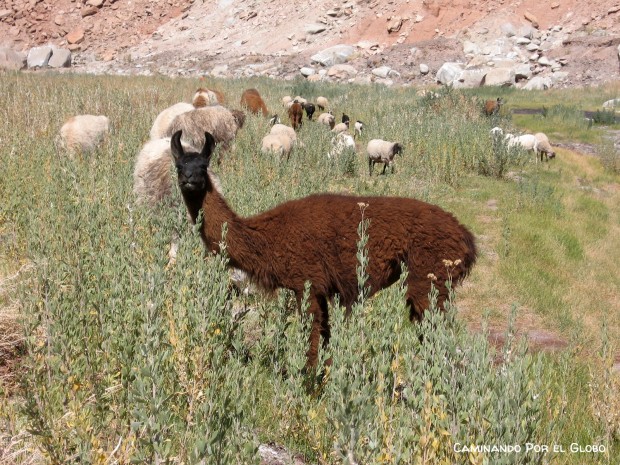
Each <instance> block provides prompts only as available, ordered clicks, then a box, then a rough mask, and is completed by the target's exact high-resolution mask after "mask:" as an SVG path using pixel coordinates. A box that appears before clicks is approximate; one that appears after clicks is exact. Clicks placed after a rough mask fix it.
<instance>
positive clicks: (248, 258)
mask: <svg viewBox="0 0 620 465" xmlns="http://www.w3.org/2000/svg"><path fill="white" fill-rule="evenodd" d="M202 209H203V215H204V222H203V227H202V239H203V241H204V243H205V245H206V246H207V249H208V250H209V251H219V250H220V247H219V244H220V242H221V240H222V225H223V224H224V223H226V252H227V255H228V258H229V265H230V266H232V267H235V268H239V269H241V270H243V271H245V272H247V273H248V274H249V275H251V276H253V277H254V278H256V280H257V282H258V283H259V284H261V285H262V286H263V287H265V288H266V289H275V286H274V279H275V278H274V277H273V276H274V270H273V269H272V262H271V260H269V259H268V257H265V253H266V251H267V250H268V246H267V245H268V241H267V240H266V239H265V237H264V235H263V233H262V232H260V231H258V230H256V229H255V228H252V227H251V226H249V225H248V224H247V222H246V221H245V220H244V219H243V218H241V217H240V216H238V215H237V214H236V213H235V212H234V211H233V210H232V209H231V208H230V207H229V206H228V204H227V203H226V200H225V199H224V198H223V197H222V195H221V194H220V193H219V192H218V191H217V190H215V189H214V190H213V191H211V192H209V193H208V194H207V196H206V197H205V199H204V201H203V203H202Z"/></svg>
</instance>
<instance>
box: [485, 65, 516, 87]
mask: <svg viewBox="0 0 620 465" xmlns="http://www.w3.org/2000/svg"><path fill="white" fill-rule="evenodd" d="M514 84H515V72H514V69H512V68H496V69H491V70H489V72H488V73H487V74H486V76H485V77H484V85H485V86H501V87H510V86H513V85H514Z"/></svg>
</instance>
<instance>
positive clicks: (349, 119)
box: [341, 112, 351, 123]
mask: <svg viewBox="0 0 620 465" xmlns="http://www.w3.org/2000/svg"><path fill="white" fill-rule="evenodd" d="M349 121H351V118H350V117H349V115H347V114H346V113H344V112H343V113H342V120H341V122H343V123H348V122H349Z"/></svg>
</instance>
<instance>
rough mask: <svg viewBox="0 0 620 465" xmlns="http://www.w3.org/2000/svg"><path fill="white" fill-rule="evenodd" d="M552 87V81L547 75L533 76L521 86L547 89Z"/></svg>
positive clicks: (529, 88)
mask: <svg viewBox="0 0 620 465" xmlns="http://www.w3.org/2000/svg"><path fill="white" fill-rule="evenodd" d="M551 87H553V82H551V79H549V78H548V77H543V76H535V77H533V78H532V79H530V80H529V81H528V83H527V84H525V85H524V86H523V89H524V90H547V89H550V88H551Z"/></svg>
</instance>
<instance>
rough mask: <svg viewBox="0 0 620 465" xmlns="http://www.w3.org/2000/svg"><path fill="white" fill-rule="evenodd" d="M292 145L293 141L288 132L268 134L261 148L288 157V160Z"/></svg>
mask: <svg viewBox="0 0 620 465" xmlns="http://www.w3.org/2000/svg"><path fill="white" fill-rule="evenodd" d="M292 147H293V141H292V140H291V138H290V137H289V136H288V135H287V134H284V133H281V134H267V135H266V136H265V137H263V141H262V149H261V150H262V152H263V153H270V152H271V153H275V154H276V155H279V156H280V157H281V158H282V157H286V159H287V160H288V158H289V156H290V155H291V148H292Z"/></svg>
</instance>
